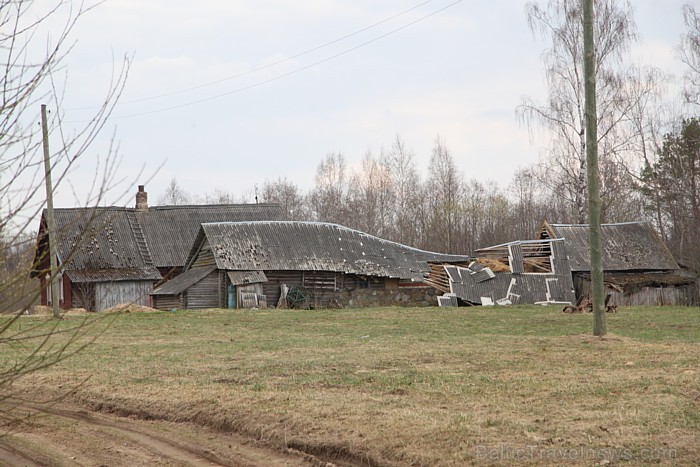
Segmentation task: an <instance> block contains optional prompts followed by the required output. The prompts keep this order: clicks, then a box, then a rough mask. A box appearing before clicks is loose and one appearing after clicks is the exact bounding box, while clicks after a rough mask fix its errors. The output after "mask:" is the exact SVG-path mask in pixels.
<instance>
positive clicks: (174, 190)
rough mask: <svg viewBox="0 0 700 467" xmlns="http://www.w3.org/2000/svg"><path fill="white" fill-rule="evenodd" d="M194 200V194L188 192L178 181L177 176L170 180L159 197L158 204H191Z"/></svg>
mask: <svg viewBox="0 0 700 467" xmlns="http://www.w3.org/2000/svg"><path fill="white" fill-rule="evenodd" d="M193 200H194V197H193V195H191V194H190V193H188V192H187V191H186V190H185V189H184V188H183V187H181V186H180V184H179V183H177V180H176V179H175V177H173V178H172V180H170V183H169V184H168V188H166V189H165V191H164V192H163V194H162V195H160V196H159V197H158V204H161V205H166V206H177V205H183V204H191V203H192V202H193Z"/></svg>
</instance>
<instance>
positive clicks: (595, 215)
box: [583, 0, 607, 336]
mask: <svg viewBox="0 0 700 467" xmlns="http://www.w3.org/2000/svg"><path fill="white" fill-rule="evenodd" d="M595 53H596V51H595V43H594V42H593V0H583V73H584V77H585V81H584V92H585V96H586V99H585V102H586V103H585V105H586V107H585V109H586V164H587V175H588V225H589V232H588V242H589V244H590V248H591V252H590V255H591V256H590V259H591V295H592V299H593V335H594V336H604V335H605V334H606V333H607V330H606V328H605V310H604V309H603V301H604V300H605V298H604V295H605V287H604V285H603V244H602V240H601V232H600V176H599V174H598V118H597V114H596V89H595V86H596V83H595Z"/></svg>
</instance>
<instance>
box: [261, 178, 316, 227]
mask: <svg viewBox="0 0 700 467" xmlns="http://www.w3.org/2000/svg"><path fill="white" fill-rule="evenodd" d="M262 202H263V203H275V204H279V205H280V206H282V209H284V219H285V220H292V221H305V220H308V219H309V218H310V217H309V209H308V207H307V203H306V196H304V194H303V193H302V192H301V191H300V190H299V187H298V186H296V185H295V184H294V183H293V182H291V181H289V180H287V179H286V178H278V179H277V180H274V181H267V180H266V181H265V184H264V185H263V189H262Z"/></svg>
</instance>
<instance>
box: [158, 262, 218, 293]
mask: <svg viewBox="0 0 700 467" xmlns="http://www.w3.org/2000/svg"><path fill="white" fill-rule="evenodd" d="M215 269H216V267H214V266H211V267H207V268H197V269H190V270H189V271H185V272H183V273H182V274H180V275H179V276H177V277H175V278H173V279H171V280H169V281H168V282H166V283H165V284H163V285H161V286H160V287H158V288H157V289H155V290H154V291H153V292H151V294H150V295H177V294H179V293H182V292H184V291H185V290H186V289H187V288H188V287H191V286H192V285H194V284H196V283H197V282H199V281H201V280H202V279H204V278H205V277H207V276H208V275H209V274H211V272H212V271H214V270H215Z"/></svg>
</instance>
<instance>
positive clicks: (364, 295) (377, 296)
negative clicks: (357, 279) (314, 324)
mask: <svg viewBox="0 0 700 467" xmlns="http://www.w3.org/2000/svg"><path fill="white" fill-rule="evenodd" d="M438 295H441V293H440V292H439V291H437V290H435V289H434V288H432V287H397V288H386V289H355V290H353V291H350V292H348V291H341V292H338V295H337V302H338V304H339V305H340V306H341V307H343V308H364V307H372V306H437V304H438V302H437V296H438Z"/></svg>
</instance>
